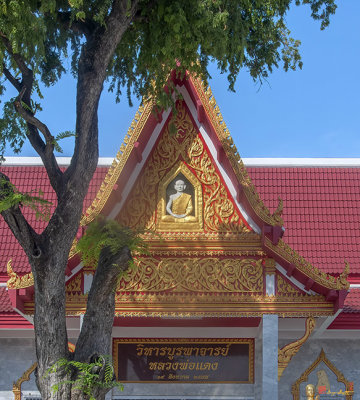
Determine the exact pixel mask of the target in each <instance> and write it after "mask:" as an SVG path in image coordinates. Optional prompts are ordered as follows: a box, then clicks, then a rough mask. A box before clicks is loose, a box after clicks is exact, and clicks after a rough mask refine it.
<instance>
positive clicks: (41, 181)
mask: <svg viewBox="0 0 360 400" xmlns="http://www.w3.org/2000/svg"><path fill="white" fill-rule="evenodd" d="M0 170H1V172H3V173H4V174H5V175H7V176H8V177H9V178H10V180H11V182H12V183H13V184H14V185H15V186H16V187H17V188H18V189H19V190H20V191H21V192H27V193H30V192H32V191H33V193H34V194H36V192H38V191H39V190H41V191H42V192H43V193H44V198H45V199H47V200H49V201H51V202H52V203H53V204H56V196H55V193H54V191H53V190H52V187H51V186H50V183H49V179H48V177H47V175H46V172H45V169H44V168H43V167H41V166H37V167H34V166H16V167H15V166H14V167H10V166H8V167H7V166H1V167H0ZM107 170H108V169H107V168H103V167H98V168H97V170H96V172H95V174H94V177H93V179H92V181H91V184H90V188H89V191H88V194H87V196H86V198H85V202H84V210H85V209H86V208H87V207H88V206H89V205H90V204H91V201H92V200H93V198H94V197H95V196H96V193H97V191H98V189H99V187H100V185H101V183H102V181H103V179H104V177H105V174H106V172H107ZM23 212H24V215H25V216H26V218H27V219H28V221H29V222H30V223H31V225H32V226H33V227H34V228H35V229H36V230H37V231H38V232H41V230H42V229H44V227H45V226H46V222H44V221H42V220H40V219H36V217H35V214H34V212H33V211H31V210H29V209H28V208H24V209H23ZM0 237H1V245H0V276H1V275H3V276H4V275H6V265H7V262H8V260H9V259H10V258H12V266H13V269H14V271H15V272H17V273H19V274H20V275H22V274H25V273H27V272H29V271H30V266H29V264H28V260H27V257H26V255H25V253H24V252H23V250H22V248H21V247H20V245H19V244H18V243H17V241H16V239H15V238H14V236H13V235H12V233H11V232H10V230H9V228H8V226H7V225H6V223H5V221H4V219H3V218H1V217H0Z"/></svg>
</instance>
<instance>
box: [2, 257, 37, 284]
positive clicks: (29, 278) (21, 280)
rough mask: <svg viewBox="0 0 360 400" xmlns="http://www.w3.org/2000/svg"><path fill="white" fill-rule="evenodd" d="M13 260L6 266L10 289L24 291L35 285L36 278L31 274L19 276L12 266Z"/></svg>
mask: <svg viewBox="0 0 360 400" xmlns="http://www.w3.org/2000/svg"><path fill="white" fill-rule="evenodd" d="M11 261H12V260H11V259H10V260H9V261H8V263H7V265H6V270H7V274H8V276H9V280H8V281H7V282H6V285H7V287H8V289H24V288H27V287H30V286H33V285H34V277H33V275H32V273H31V272H29V273H28V274H25V275H23V276H19V275H18V274H17V273H16V272H15V271H14V270H13V269H12V266H11Z"/></svg>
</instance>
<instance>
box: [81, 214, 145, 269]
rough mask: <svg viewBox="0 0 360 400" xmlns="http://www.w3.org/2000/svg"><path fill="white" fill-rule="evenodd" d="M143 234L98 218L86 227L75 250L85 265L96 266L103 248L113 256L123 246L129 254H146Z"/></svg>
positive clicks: (114, 222) (141, 231)
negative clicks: (106, 248)
mask: <svg viewBox="0 0 360 400" xmlns="http://www.w3.org/2000/svg"><path fill="white" fill-rule="evenodd" d="M143 232H144V230H137V231H134V230H132V229H130V228H127V227H124V226H121V225H120V224H119V223H118V222H116V221H114V220H105V219H104V218H98V219H96V220H95V221H93V222H91V223H90V224H89V226H88V227H87V229H86V232H85V234H84V235H83V236H82V237H81V239H80V240H79V242H78V243H77V250H79V251H80V252H81V258H82V261H83V263H84V264H85V265H92V264H97V262H98V260H99V257H100V252H101V250H102V249H103V248H104V247H108V248H109V249H110V251H111V252H112V253H113V254H116V253H117V252H119V251H120V250H121V249H123V248H124V247H125V246H126V247H128V249H129V250H130V251H131V252H139V253H147V248H146V244H145V242H144V241H143V239H142V237H141V233H143ZM130 263H132V260H131V261H130Z"/></svg>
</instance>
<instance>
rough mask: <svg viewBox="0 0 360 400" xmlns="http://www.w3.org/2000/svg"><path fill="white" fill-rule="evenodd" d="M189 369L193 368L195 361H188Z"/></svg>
mask: <svg viewBox="0 0 360 400" xmlns="http://www.w3.org/2000/svg"><path fill="white" fill-rule="evenodd" d="M189 369H190V370H193V369H195V363H194V362H191V363H189Z"/></svg>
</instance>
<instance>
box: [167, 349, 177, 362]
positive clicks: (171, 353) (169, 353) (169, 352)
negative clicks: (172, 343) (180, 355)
mask: <svg viewBox="0 0 360 400" xmlns="http://www.w3.org/2000/svg"><path fill="white" fill-rule="evenodd" d="M175 351H176V348H175V347H173V348H171V347H168V348H167V356H168V359H169V360H173V359H174V355H175Z"/></svg>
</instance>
